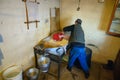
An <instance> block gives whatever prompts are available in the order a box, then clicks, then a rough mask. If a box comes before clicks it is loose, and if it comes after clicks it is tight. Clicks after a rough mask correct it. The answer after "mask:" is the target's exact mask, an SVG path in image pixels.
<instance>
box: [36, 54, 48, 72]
mask: <svg viewBox="0 0 120 80" xmlns="http://www.w3.org/2000/svg"><path fill="white" fill-rule="evenodd" d="M38 65H39V68H40V71H41V72H47V71H48V69H49V65H50V58H48V57H45V56H43V55H41V56H40V58H39V59H38Z"/></svg>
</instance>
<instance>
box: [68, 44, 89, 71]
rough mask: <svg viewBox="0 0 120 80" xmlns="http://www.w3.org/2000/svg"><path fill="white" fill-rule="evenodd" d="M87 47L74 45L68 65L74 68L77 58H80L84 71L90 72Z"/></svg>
mask: <svg viewBox="0 0 120 80" xmlns="http://www.w3.org/2000/svg"><path fill="white" fill-rule="evenodd" d="M85 49H86V48H85V47H83V46H82V47H72V48H71V50H70V56H69V60H68V67H69V68H72V67H73V65H74V62H75V60H76V59H78V61H79V63H80V65H81V67H82V69H83V71H84V72H86V73H87V72H89V67H88V65H87V60H86V50H85Z"/></svg>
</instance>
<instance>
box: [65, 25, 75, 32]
mask: <svg viewBox="0 0 120 80" xmlns="http://www.w3.org/2000/svg"><path fill="white" fill-rule="evenodd" d="M73 29H74V25H70V26H66V27H64V28H63V31H64V32H66V31H72V30H73Z"/></svg>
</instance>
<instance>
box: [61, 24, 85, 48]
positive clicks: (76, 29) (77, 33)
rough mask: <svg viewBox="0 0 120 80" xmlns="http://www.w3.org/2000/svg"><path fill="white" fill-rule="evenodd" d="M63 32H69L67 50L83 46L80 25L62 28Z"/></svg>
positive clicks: (82, 34) (82, 32) (83, 39)
mask: <svg viewBox="0 0 120 80" xmlns="http://www.w3.org/2000/svg"><path fill="white" fill-rule="evenodd" d="M63 31H64V32H66V31H71V35H70V39H69V43H68V46H67V49H69V48H71V47H72V46H84V44H85V38H84V31H83V29H82V27H81V24H76V25H70V26H67V27H65V28H63Z"/></svg>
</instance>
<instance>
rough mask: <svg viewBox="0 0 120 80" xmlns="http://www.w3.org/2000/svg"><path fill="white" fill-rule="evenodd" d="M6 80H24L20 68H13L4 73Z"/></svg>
mask: <svg viewBox="0 0 120 80" xmlns="http://www.w3.org/2000/svg"><path fill="white" fill-rule="evenodd" d="M3 78H4V80H23V78H22V69H21V67H20V66H12V67H9V68H8V69H6V70H5V71H4V72H3Z"/></svg>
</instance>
